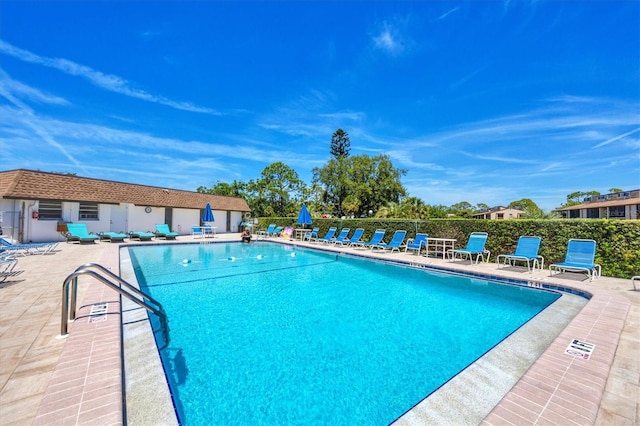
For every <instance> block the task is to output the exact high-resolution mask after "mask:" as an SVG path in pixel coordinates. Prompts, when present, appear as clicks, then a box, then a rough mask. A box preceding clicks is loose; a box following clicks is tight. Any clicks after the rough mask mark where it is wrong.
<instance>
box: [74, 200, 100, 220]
mask: <svg viewBox="0 0 640 426" xmlns="http://www.w3.org/2000/svg"><path fill="white" fill-rule="evenodd" d="M78 219H79V220H83V219H84V220H87V219H89V220H98V203H80V210H79V211H78Z"/></svg>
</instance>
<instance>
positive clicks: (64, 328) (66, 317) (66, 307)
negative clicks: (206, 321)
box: [60, 263, 169, 349]
mask: <svg viewBox="0 0 640 426" xmlns="http://www.w3.org/2000/svg"><path fill="white" fill-rule="evenodd" d="M92 268H96V269H98V270H100V271H101V272H103V273H104V274H106V275H107V276H108V277H109V278H112V279H113V280H115V281H116V282H117V283H118V284H120V286H118V285H117V284H114V283H113V282H111V281H110V280H109V279H108V278H107V277H105V276H104V275H101V274H99V273H98V272H96V271H94V270H92ZM81 275H89V276H91V277H93V278H95V279H96V280H98V281H99V282H101V283H103V284H104V285H106V286H107V287H109V288H111V289H112V290H115V291H116V292H118V293H119V294H120V295H122V296H124V297H126V298H127V299H129V300H131V301H132V302H134V303H137V304H138V305H140V306H141V307H143V308H145V309H146V310H147V311H149V312H151V313H153V314H155V315H156V316H157V317H158V319H159V320H160V325H161V327H162V335H163V337H164V341H165V342H164V343H165V344H164V346H163V348H164V347H166V346H168V345H169V320H168V318H167V314H166V313H165V311H164V308H163V307H162V304H160V302H158V301H157V300H155V299H154V298H152V297H151V296H149V295H148V294H146V293H144V292H142V291H141V290H139V289H137V288H136V287H134V286H133V285H131V284H130V283H128V282H127V281H125V280H124V279H122V278H120V277H119V276H117V275H116V274H114V273H113V272H111V271H109V270H108V269H107V268H105V267H104V266H102V265H99V264H97V263H85V264H84V265H80V266H78V267H77V268H76V269H75V271H73V272H72V273H71V274H69V275H68V276H67V278H65V280H64V282H63V284H62V307H61V312H60V336H61V337H66V336H67V335H68V334H69V331H68V322H69V321H73V320H74V319H75V318H76V299H77V288H78V277H79V276H81ZM71 283H73V286H71V290H70V289H69V285H70V284H71ZM135 296H139V297H141V298H142V299H139V298H138V297H135ZM149 302H151V303H149ZM153 305H155V306H153ZM160 349H162V348H160Z"/></svg>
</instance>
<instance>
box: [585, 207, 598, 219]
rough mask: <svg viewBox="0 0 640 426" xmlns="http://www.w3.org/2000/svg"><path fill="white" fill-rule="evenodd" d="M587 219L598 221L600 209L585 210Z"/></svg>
mask: <svg viewBox="0 0 640 426" xmlns="http://www.w3.org/2000/svg"><path fill="white" fill-rule="evenodd" d="M587 218H588V219H600V209H598V208H593V209H587Z"/></svg>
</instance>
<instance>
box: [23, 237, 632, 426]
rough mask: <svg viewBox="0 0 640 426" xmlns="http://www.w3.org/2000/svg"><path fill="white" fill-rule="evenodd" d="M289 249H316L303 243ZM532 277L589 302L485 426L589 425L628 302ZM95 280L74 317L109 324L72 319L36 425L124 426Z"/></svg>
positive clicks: (115, 361) (115, 305)
mask: <svg viewBox="0 0 640 426" xmlns="http://www.w3.org/2000/svg"><path fill="white" fill-rule="evenodd" d="M221 240H222V239H219V240H218V241H221ZM234 241H235V239H234ZM188 242H189V243H198V241H188ZM216 242H217V241H216ZM221 242H222V241H221ZM225 242H226V241H225ZM276 242H282V241H276ZM180 243H186V242H185V241H181V242H180ZM208 243H215V242H208ZM284 243H287V244H291V243H292V242H284ZM151 244H154V243H151ZM161 244H166V242H164V241H163V242H162V243H161ZM294 244H300V245H307V246H310V247H313V245H311V244H308V243H306V244H305V243H299V242H296V243H294ZM132 245H133V244H125V246H132ZM146 245H149V243H147V244H146ZM120 246H121V245H120V244H119V245H113V246H112V247H109V248H108V249H105V252H104V255H103V257H102V259H101V261H100V263H102V264H103V265H104V266H106V267H108V268H111V270H113V271H116V270H119V260H118V259H119V247H120ZM323 248H324V249H328V250H329V251H345V250H349V249H347V248H342V247H323ZM369 254H370V255H371V257H376V258H381V259H385V258H386V259H389V258H391V259H395V258H394V256H396V255H393V254H389V253H386V254H385V253H375V252H374V253H373V254H372V253H369ZM380 256H381V257H380ZM401 256H406V257H409V256H412V255H409V254H402V255H401ZM368 257H369V256H368ZM430 261H434V259H432V258H429V259H426V260H425V263H430ZM446 265H447V268H446V269H449V268H451V269H453V270H454V271H459V272H460V273H464V272H465V271H466V272H472V273H473V272H475V273H477V272H478V271H477V270H478V269H479V268H481V266H480V267H479V266H478V265H473V266H472V265H463V264H461V262H456V263H453V264H449V263H447V264H446ZM493 274H497V276H498V278H500V277H507V276H508V275H509V273H508V271H502V272H501V271H500V270H499V269H498V270H493V271H492V274H488V275H493ZM531 278H532V282H540V283H541V284H543V285H551V286H553V285H556V286H560V287H563V288H570V289H574V290H576V291H582V292H585V293H589V294H591V295H592V297H591V299H590V300H589V301H588V303H587V304H586V306H585V307H584V308H583V309H582V310H581V311H580V312H579V313H578V315H577V316H576V317H575V318H574V319H573V321H571V323H570V324H569V326H568V327H566V328H565V329H564V330H563V331H562V332H561V334H560V335H559V336H558V337H557V338H556V339H555V340H554V341H553V342H552V344H551V345H550V346H549V347H548V348H547V350H545V351H544V353H543V354H542V355H541V356H540V358H538V360H536V361H535V362H534V364H533V365H532V366H531V368H529V370H528V371H527V372H526V373H525V374H524V375H523V376H522V377H521V378H520V380H519V381H518V382H517V383H516V385H515V386H514V387H513V389H512V390H511V391H509V392H508V393H507V395H506V396H505V397H504V398H503V399H502V400H501V401H500V402H499V403H498V404H497V405H496V406H495V407H494V408H493V410H492V411H491V412H490V413H489V414H488V415H487V416H486V417H485V419H484V420H483V422H482V424H486V425H494V424H496V425H497V424H522V423H558V422H564V423H566V422H567V421H570V420H569V419H572V418H576V419H579V422H577V423H580V424H587V423H594V422H595V420H596V416H597V414H598V409H599V405H600V400H601V397H602V394H603V392H604V389H605V386H606V383H607V378H608V375H609V371H610V368H611V365H612V363H613V359H614V356H615V353H616V348H617V345H618V341H619V339H620V334H621V331H622V329H623V328H624V324H625V320H626V317H627V313H628V312H629V308H630V304H631V303H630V301H629V300H628V299H627V298H625V297H623V296H622V295H620V294H618V293H616V292H614V291H611V290H607V289H602V288H598V286H597V285H593V283H596V284H597V280H596V281H594V282H593V283H588V284H585V283H583V282H575V283H573V282H572V283H571V285H569V284H568V283H567V282H566V280H565V281H560V280H559V278H558V277H535V278H534V277H531ZM92 280H93V279H91V278H89V279H88V280H87V281H88V283H87V285H88V290H87V293H86V295H85V298H84V300H83V305H82V306H81V308H80V310H79V318H86V317H87V316H88V309H90V307H91V306H92V305H93V304H95V303H99V302H104V301H109V302H110V304H109V308H110V310H109V314H108V320H107V321H103V322H95V323H89V322H88V321H87V322H84V321H81V320H76V321H75V322H74V323H73V324H72V326H71V334H70V336H69V338H68V339H67V342H66V344H65V346H64V348H63V351H62V354H61V356H60V358H59V361H58V365H57V366H56V368H55V370H54V373H53V376H52V378H51V381H50V383H49V385H48V386H47V390H46V391H45V395H44V397H43V399H42V402H41V404H40V408H39V410H38V413H37V415H36V418H35V421H34V424H52V423H74V424H83V423H86V424H91V423H96V422H100V423H104V424H122V423H126V407H125V406H124V404H123V398H124V395H123V385H122V382H123V376H122V358H123V356H122V346H121V339H122V337H121V334H122V330H121V326H120V323H121V315H120V304H119V298H118V295H117V293H115V292H113V291H112V290H109V289H106V288H104V286H101V285H100V286H98V285H97V284H96V283H95V282H92ZM94 287H97V289H94ZM111 319H113V320H111ZM572 339H580V340H583V341H586V342H590V343H593V344H595V345H596V350H595V351H594V352H593V354H592V357H591V359H590V360H589V361H587V362H577V360H576V359H575V358H574V357H571V356H567V355H565V354H564V351H565V349H566V347H567V344H568V342H570V341H571V340H572ZM74 372H75V373H74ZM103 379H104V380H103ZM107 379H108V380H107ZM416 424H419V423H416Z"/></svg>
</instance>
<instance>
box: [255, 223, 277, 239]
mask: <svg viewBox="0 0 640 426" xmlns="http://www.w3.org/2000/svg"><path fill="white" fill-rule="evenodd" d="M274 229H276V224H275V223H270V224H269V226H267V229H265V230H264V231H258V237H259V236H261V235H262V236H263V237H268V236H269V234H271V233H272V232H273V230H274Z"/></svg>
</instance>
